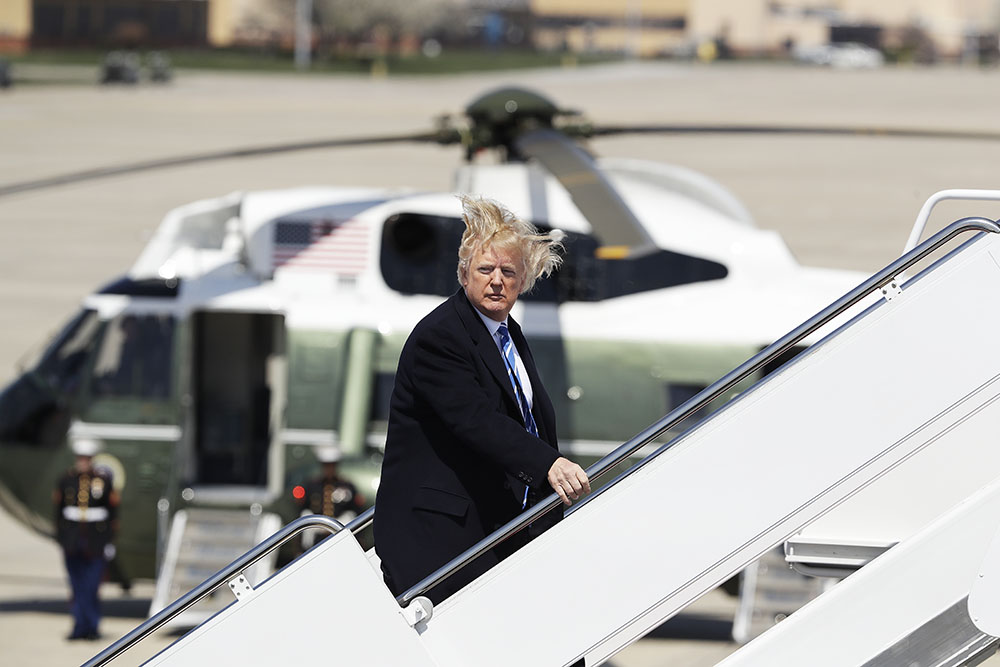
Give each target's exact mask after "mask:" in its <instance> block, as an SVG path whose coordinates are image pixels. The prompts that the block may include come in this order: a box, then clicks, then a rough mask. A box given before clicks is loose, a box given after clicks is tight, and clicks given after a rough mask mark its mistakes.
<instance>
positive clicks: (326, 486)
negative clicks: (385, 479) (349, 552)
mask: <svg viewBox="0 0 1000 667" xmlns="http://www.w3.org/2000/svg"><path fill="white" fill-rule="evenodd" d="M341 458H342V455H341V453H340V450H339V449H338V448H337V447H320V448H319V449H318V450H317V451H316V460H318V461H319V462H320V465H322V467H323V470H322V472H321V473H320V474H319V475H318V476H316V477H313V478H311V479H310V480H309V481H307V482H306V483H305V484H304V485H303V486H302V487H301V490H296V491H295V492H294V498H295V502H296V504H297V505H298V506H299V508H300V509H301V510H302V512H301V513H302V515H306V514H322V515H324V516H328V517H332V518H334V519H336V520H337V521H340V522H341V523H347V522H348V521H350V520H351V519H353V518H355V517H356V516H358V514H360V513H361V512H362V511H363V510H364V508H365V499H364V496H362V495H361V494H360V493H358V490H357V488H356V487H355V486H354V485H353V484H351V483H350V482H348V481H347V480H346V479H344V478H342V477H341V476H340V474H339V472H338V470H337V464H338V463H339V462H340V459H341ZM312 536H313V533H312V532H311V531H310V532H307V533H306V534H305V535H304V536H303V547H304V548H308V547H310V546H312V542H311V540H309V538H310V537H312Z"/></svg>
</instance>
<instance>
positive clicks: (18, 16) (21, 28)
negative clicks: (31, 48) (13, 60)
mask: <svg viewBox="0 0 1000 667" xmlns="http://www.w3.org/2000/svg"><path fill="white" fill-rule="evenodd" d="M30 38H31V0H3V2H0V53H20V52H22V51H24V50H25V49H27V48H28V41H29V39H30Z"/></svg>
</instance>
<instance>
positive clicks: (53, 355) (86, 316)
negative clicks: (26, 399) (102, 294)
mask: <svg viewBox="0 0 1000 667" xmlns="http://www.w3.org/2000/svg"><path fill="white" fill-rule="evenodd" d="M99 326H100V320H99V319H98V317H97V312H96V311H94V310H84V311H82V312H81V313H80V314H79V315H77V316H76V317H75V318H73V319H72V320H71V321H70V323H69V324H67V325H66V326H65V327H64V328H63V330H62V331H61V332H59V335H58V336H57V337H56V339H55V340H54V341H53V343H52V345H50V346H49V348H48V350H46V351H45V354H44V355H43V356H42V359H41V361H39V362H38V366H37V367H36V369H35V370H36V372H37V374H38V376H40V377H41V378H42V379H43V380H44V381H45V383H46V384H47V385H48V386H49V388H50V389H53V390H56V391H60V392H75V391H76V389H77V387H78V386H79V384H80V374H81V372H82V371H83V368H84V366H85V362H86V361H87V357H88V356H90V350H91V349H92V348H93V346H94V338H95V335H96V333H97V329H98V327H99Z"/></svg>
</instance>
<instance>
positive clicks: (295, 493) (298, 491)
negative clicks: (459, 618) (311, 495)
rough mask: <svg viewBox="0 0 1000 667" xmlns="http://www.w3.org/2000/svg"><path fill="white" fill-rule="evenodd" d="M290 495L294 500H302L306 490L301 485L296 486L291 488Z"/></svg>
mask: <svg viewBox="0 0 1000 667" xmlns="http://www.w3.org/2000/svg"><path fill="white" fill-rule="evenodd" d="M292 497H293V498H295V499H296V500H302V499H303V498H305V497H306V490H305V489H304V488H302V487H301V486H296V487H295V488H294V489H292Z"/></svg>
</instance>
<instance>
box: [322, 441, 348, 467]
mask: <svg viewBox="0 0 1000 667" xmlns="http://www.w3.org/2000/svg"><path fill="white" fill-rule="evenodd" d="M343 457H344V455H343V454H341V453H340V448H339V447H334V446H332V445H327V446H325V447H317V448H316V460H317V461H319V462H320V463H336V462H337V461H339V460H340V459H342V458H343Z"/></svg>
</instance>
